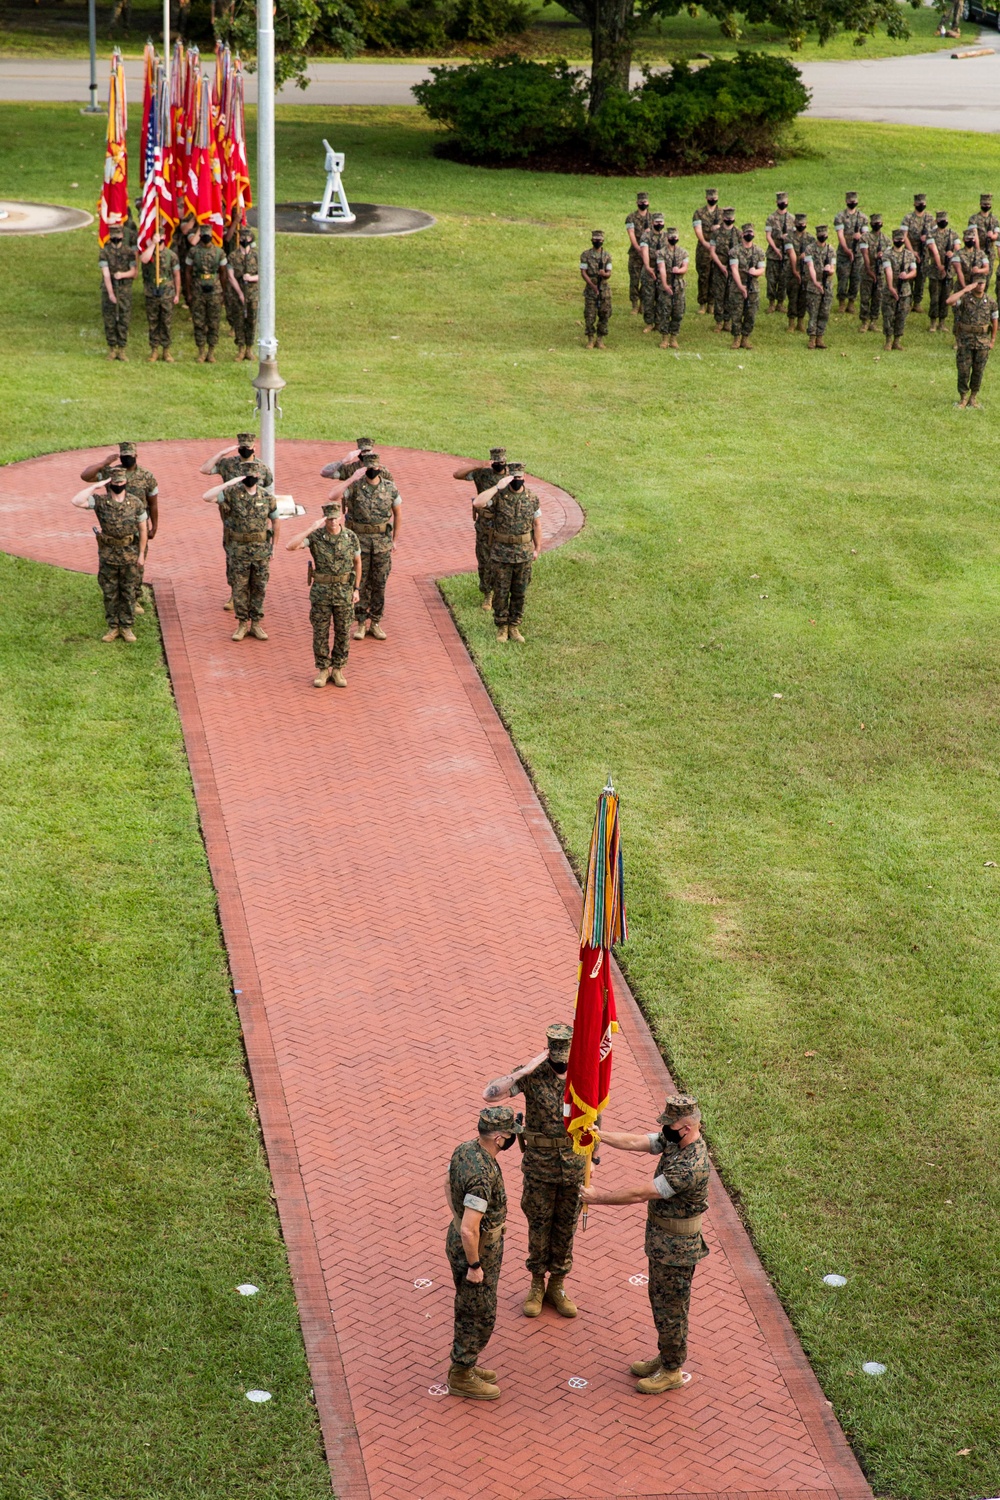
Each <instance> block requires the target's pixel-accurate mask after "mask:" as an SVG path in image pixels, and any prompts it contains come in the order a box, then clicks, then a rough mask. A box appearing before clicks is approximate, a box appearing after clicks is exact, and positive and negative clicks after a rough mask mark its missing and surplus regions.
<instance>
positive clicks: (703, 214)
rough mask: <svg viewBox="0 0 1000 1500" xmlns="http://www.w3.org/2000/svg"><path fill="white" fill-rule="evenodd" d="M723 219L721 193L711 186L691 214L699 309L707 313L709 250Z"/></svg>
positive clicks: (709, 281) (710, 279) (710, 276)
mask: <svg viewBox="0 0 1000 1500" xmlns="http://www.w3.org/2000/svg"><path fill="white" fill-rule="evenodd" d="M721 221H722V209H721V208H720V207H719V194H718V192H717V191H716V189H715V188H709V189H708V190H707V191H706V193H705V201H704V203H703V204H702V205H701V207H700V208H696V209H695V211H694V213H693V214H692V216H691V228H692V229H693V230H694V237H695V250H694V267H695V271H696V272H697V275H698V311H699V312H700V313H706V312H707V311H708V304H709V301H710V299H711V286H712V256H711V252H710V251H709V248H708V246H709V241H710V240H711V238H712V234H713V231H714V230H715V228H716V226H717V225H718V224H719V223H721Z"/></svg>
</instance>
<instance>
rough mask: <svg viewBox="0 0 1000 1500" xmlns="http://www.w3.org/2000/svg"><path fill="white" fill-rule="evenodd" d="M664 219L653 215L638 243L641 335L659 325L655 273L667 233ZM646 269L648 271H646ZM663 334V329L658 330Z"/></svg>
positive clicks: (656, 214) (657, 285)
mask: <svg viewBox="0 0 1000 1500" xmlns="http://www.w3.org/2000/svg"><path fill="white" fill-rule="evenodd" d="M665 222H666V221H665V219H664V217H663V215H662V214H661V213H655V214H653V216H652V219H651V221H650V226H649V228H648V229H647V230H646V232H645V233H644V234H643V236H642V239H641V240H640V241H639V254H640V255H641V256H642V276H641V277H640V280H639V298H640V301H641V302H642V321H643V330H642V331H643V333H652V331H653V329H654V328H658V327H659V324H660V314H659V309H658V304H659V300H660V298H659V293H660V292H661V291H662V287H661V285H660V278H659V276H658V275H657V273H656V257H657V255H658V254H659V252H660V249H661V248H665V247H666V243H667V231H666V229H665V228H664V224H665ZM647 267H648V269H647ZM660 332H661V333H663V332H664V329H662V328H660Z"/></svg>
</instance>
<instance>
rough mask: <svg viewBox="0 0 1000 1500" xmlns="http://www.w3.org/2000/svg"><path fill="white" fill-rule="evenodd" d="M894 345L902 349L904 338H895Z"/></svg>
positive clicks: (895, 347)
mask: <svg viewBox="0 0 1000 1500" xmlns="http://www.w3.org/2000/svg"><path fill="white" fill-rule="evenodd" d="M892 347H893V348H894V349H902V347H903V340H902V339H893V341H892Z"/></svg>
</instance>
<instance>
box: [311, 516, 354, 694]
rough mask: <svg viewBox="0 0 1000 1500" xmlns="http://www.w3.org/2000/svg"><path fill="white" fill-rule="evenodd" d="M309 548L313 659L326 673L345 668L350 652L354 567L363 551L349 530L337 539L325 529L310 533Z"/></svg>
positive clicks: (341, 531)
mask: <svg viewBox="0 0 1000 1500" xmlns="http://www.w3.org/2000/svg"><path fill="white" fill-rule="evenodd" d="M307 545H308V547H309V551H310V552H311V553H312V560H313V568H314V570H315V571H314V572H313V576H312V584H311V586H310V589H309V623H310V624H311V625H312V633H313V658H314V659H315V662H316V665H317V667H318V668H319V669H320V671H321V672H322V671H323V670H324V669H325V668H326V667H332V668H333V669H334V671H336V670H337V669H338V668H340V667H342V666H343V665H344V663H345V661H346V660H347V653H348V650H349V649H350V630H351V615H352V612H353V610H352V604H353V598H354V563H355V559H356V558H359V557H360V556H361V548H360V546H359V545H358V539H357V537H356V536H355V535H354V532H353V531H349V530H348V529H347V527H346V526H344V527H342V529H341V530H340V531H338V532H337V533H336V535H334V534H333V533H332V532H329V531H327V530H326V528H325V527H324V528H323V529H322V530H321V531H313V532H311V533H310V535H309V538H308V542H307ZM331 621H332V623H333V648H332V649H331V647H330V624H331Z"/></svg>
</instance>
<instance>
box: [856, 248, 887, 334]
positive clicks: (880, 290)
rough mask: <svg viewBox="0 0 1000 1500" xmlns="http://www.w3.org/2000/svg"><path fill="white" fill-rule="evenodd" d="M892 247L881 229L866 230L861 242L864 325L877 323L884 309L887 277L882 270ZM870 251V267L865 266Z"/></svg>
mask: <svg viewBox="0 0 1000 1500" xmlns="http://www.w3.org/2000/svg"><path fill="white" fill-rule="evenodd" d="M891 245H892V240H891V239H890V238H889V236H888V235H887V234H883V232H882V230H881V229H872V227H871V225H869V226H868V228H867V229H866V230H865V237H864V239H863V240H862V241H861V259H862V270H861V312H860V315H859V316H860V319H861V322H862V323H877V322H878V316H879V312H880V311H881V308H882V298H883V296H884V294H885V275H884V273H883V270H882V262H883V260H884V259H885V252H886V251H887V250H888V249H889V247H890V246H891ZM865 250H867V251H868V265H870V266H871V271H870V272H869V270H868V266H867V265H864V251H865Z"/></svg>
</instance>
